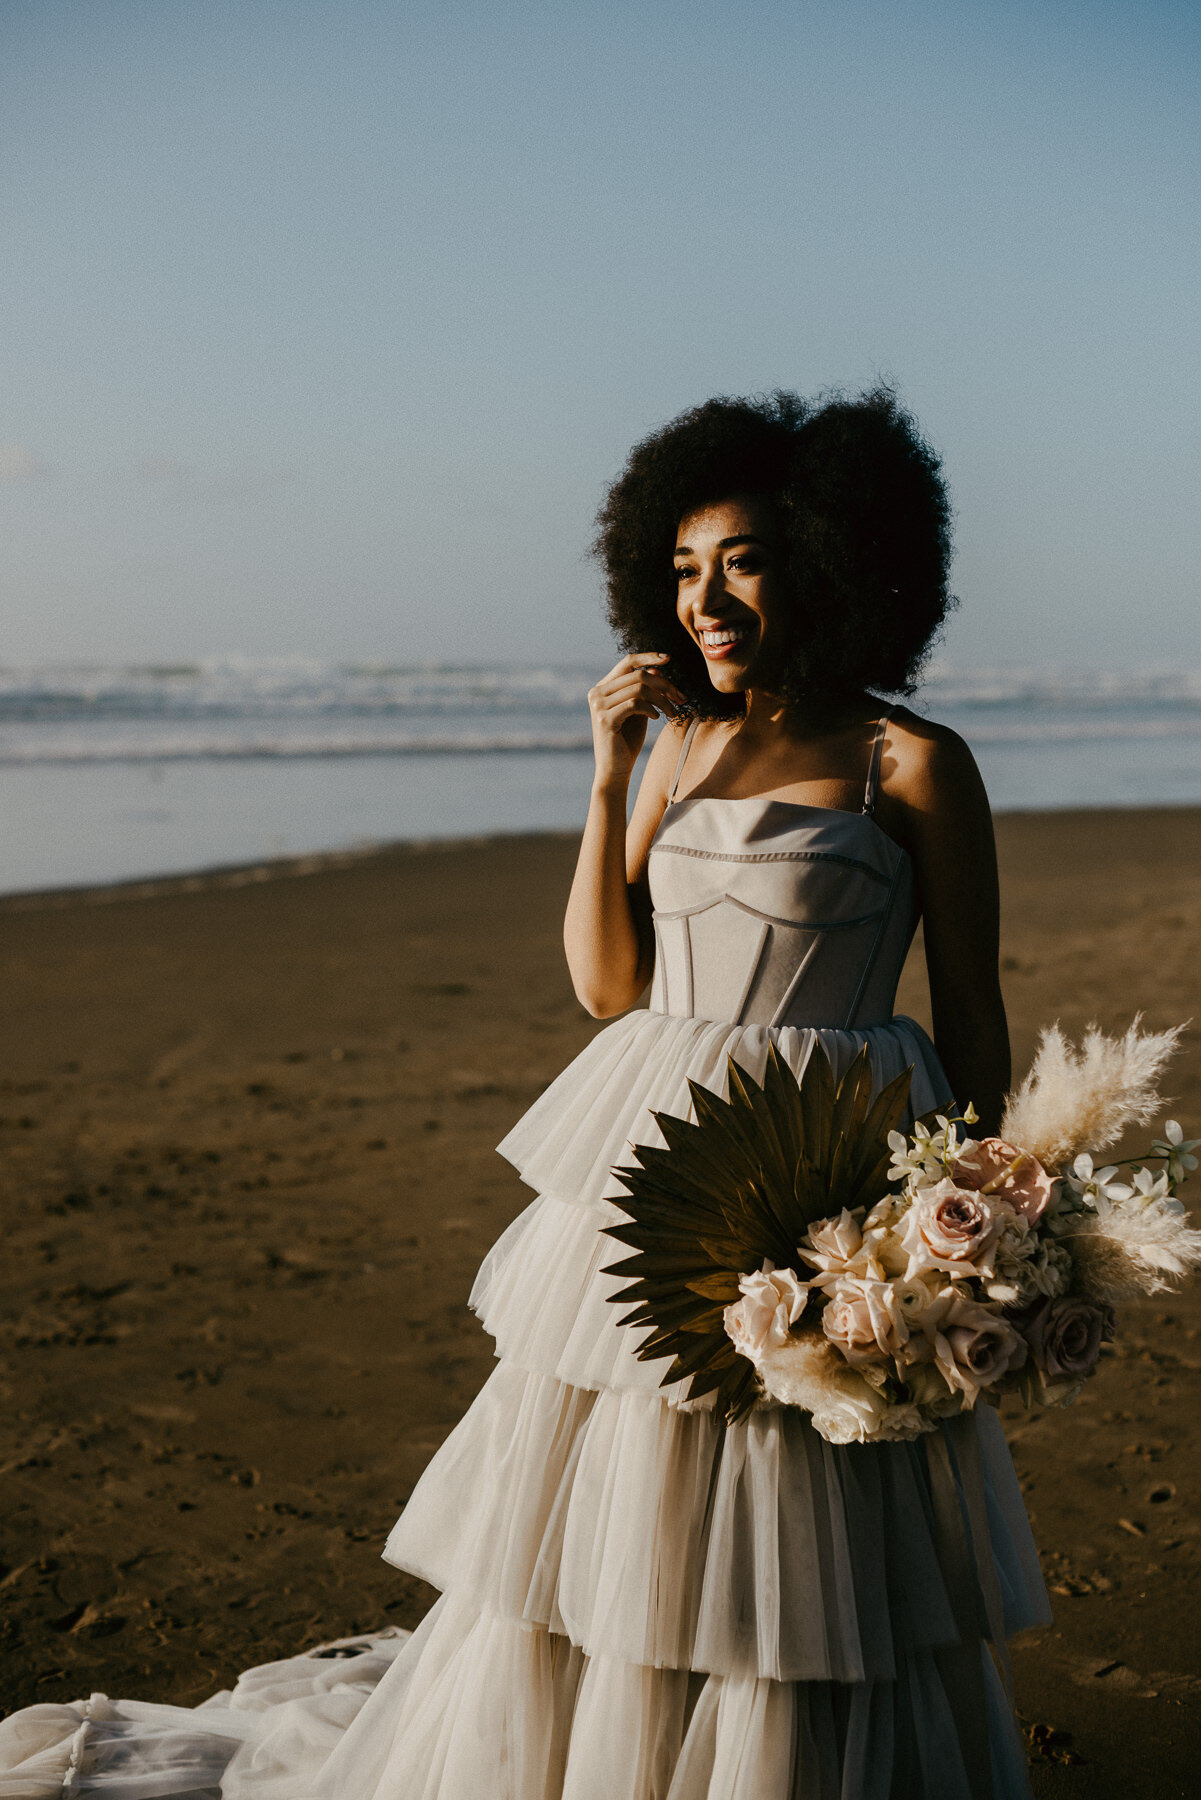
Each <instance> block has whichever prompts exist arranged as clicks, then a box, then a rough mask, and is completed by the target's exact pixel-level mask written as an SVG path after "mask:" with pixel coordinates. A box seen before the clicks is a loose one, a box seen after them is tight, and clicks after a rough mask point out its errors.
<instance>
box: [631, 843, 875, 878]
mask: <svg viewBox="0 0 1201 1800" xmlns="http://www.w3.org/2000/svg"><path fill="white" fill-rule="evenodd" d="M650 853H651V855H652V856H660V855H663V856H695V857H696V858H697V859H698V860H699V861H701V862H732V863H779V862H829V863H840V864H841V865H842V866H843V867H844V868H847V869H860V870H862V872H863V873H864V874H865V875H867V876H870V878H871V879H872V880H873V881H878V882H879V883H880V884H881V886H882V887H888V888H891V887H892V886H893V885H894V883H895V881H896V875H895V874H893V875H891V876H890V875H885V874H884V873H883V872H882V871H881V870H879V869H874V868H873V867H872V865H871V863H865V862H861V861H860V859H859V858H858V857H856V856H839V855H838V853H837V852H836V851H834V850H756V851H737V850H728V851H727V850H694V849H693V848H692V846H691V845H689V844H653V845H652V846H651V852H650ZM899 866H900V865H899V864H898V868H899Z"/></svg>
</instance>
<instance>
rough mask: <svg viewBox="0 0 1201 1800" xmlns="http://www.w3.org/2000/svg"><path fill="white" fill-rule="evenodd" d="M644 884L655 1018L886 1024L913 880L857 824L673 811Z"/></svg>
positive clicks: (814, 811) (766, 803)
mask: <svg viewBox="0 0 1201 1800" xmlns="http://www.w3.org/2000/svg"><path fill="white" fill-rule="evenodd" d="M649 882H650V893H651V900H652V903H653V906H654V924H655V976H654V985H653V987H652V990H651V1000H650V1004H651V1008H652V1010H654V1011H657V1012H663V1013H669V1014H675V1015H678V1016H680V1015H682V1016H688V1017H693V1018H699V1019H721V1020H729V1021H730V1022H732V1023H735V1024H761V1025H814V1026H837V1027H839V1028H841V1029H843V1030H849V1029H850V1028H852V1027H859V1028H864V1027H867V1026H871V1025H879V1024H883V1023H885V1022H886V1021H887V1020H888V1019H890V1018H891V1017H892V1007H893V999H894V997H895V995H896V988H897V982H898V980H899V978H900V974H901V968H902V965H903V964H904V961H905V954H906V952H907V950H908V948H909V943H910V940H911V938H912V936H913V930H914V925H915V923H916V913H915V905H914V882H913V870H912V865H911V863H910V860H909V857H908V856H907V855H906V853H905V851H904V850H902V849H901V847H900V846H899V845H898V844H896V843H894V842H893V840H892V839H891V838H890V837H888V836H887V834H886V833H885V832H884V831H882V830H881V829H880V827H879V826H878V825H877V824H876V822H875V820H874V819H872V818H871V817H869V816H868V814H867V813H866V812H864V813H852V812H840V811H836V810H834V809H832V808H828V807H819V806H798V805H794V804H792V803H791V802H785V801H780V800H771V799H765V798H764V797H762V796H755V797H753V798H749V799H734V800H731V799H717V798H700V799H687V800H681V801H675V802H672V803H671V804H669V806H668V808H667V811H666V812H665V813H664V815H663V819H662V822H661V823H660V826H659V829H658V831H657V833H656V835H655V839H654V842H653V844H652V846H651V852H650V863H649Z"/></svg>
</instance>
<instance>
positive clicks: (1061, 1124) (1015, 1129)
mask: <svg viewBox="0 0 1201 1800" xmlns="http://www.w3.org/2000/svg"><path fill="white" fill-rule="evenodd" d="M1178 1037H1179V1029H1177V1030H1173V1031H1167V1032H1162V1033H1157V1034H1156V1033H1146V1032H1142V1031H1140V1029H1139V1026H1138V1022H1137V1021H1136V1022H1135V1024H1134V1025H1133V1026H1132V1027H1131V1029H1130V1030H1129V1031H1128V1032H1127V1033H1126V1034H1125V1036H1124V1037H1121V1038H1108V1037H1105V1036H1104V1035H1103V1034H1102V1033H1101V1032H1100V1031H1098V1030H1096V1029H1095V1028H1092V1029H1090V1030H1089V1032H1088V1033H1087V1034H1086V1036H1085V1039H1084V1042H1083V1045H1082V1046H1081V1048H1080V1049H1078V1050H1077V1049H1075V1048H1073V1046H1071V1045H1070V1044H1068V1043H1067V1042H1066V1041H1065V1039H1064V1038H1063V1036H1062V1034H1061V1033H1060V1032H1059V1031H1058V1029H1052V1030H1050V1031H1047V1032H1045V1033H1044V1034H1043V1039H1042V1043H1041V1047H1040V1049H1039V1053H1038V1056H1037V1058H1036V1061H1035V1064H1034V1067H1033V1068H1032V1069H1031V1072H1030V1074H1029V1075H1028V1077H1027V1078H1026V1080H1025V1082H1024V1083H1023V1084H1022V1086H1021V1087H1020V1088H1019V1089H1018V1090H1017V1092H1016V1093H1015V1094H1014V1095H1013V1096H1012V1097H1011V1099H1010V1102H1009V1106H1008V1108H1007V1111H1006V1114H1005V1118H1004V1121H1003V1123H1002V1128H1001V1135H1000V1136H999V1137H988V1138H982V1139H975V1138H972V1137H970V1136H969V1135H968V1134H967V1128H968V1127H970V1126H971V1125H973V1124H975V1123H977V1118H976V1115H975V1113H974V1112H973V1110H972V1108H971V1107H970V1106H969V1107H967V1108H966V1110H965V1111H964V1113H963V1114H962V1115H961V1116H956V1117H954V1118H949V1117H944V1116H942V1115H938V1116H937V1118H936V1119H935V1120H933V1121H931V1122H929V1123H919V1124H918V1125H917V1126H916V1128H915V1129H914V1131H913V1133H912V1134H911V1135H909V1136H906V1135H904V1134H903V1133H901V1132H900V1131H899V1130H897V1129H896V1126H897V1124H898V1122H899V1120H900V1118H901V1117H902V1115H903V1113H904V1109H905V1104H906V1099H907V1095H908V1087H909V1073H908V1072H907V1073H906V1074H904V1075H902V1076H900V1077H898V1078H897V1080H896V1081H894V1082H892V1083H890V1084H889V1086H888V1087H886V1088H885V1089H884V1090H883V1092H882V1093H881V1094H879V1095H878V1096H877V1097H876V1098H875V1099H874V1100H873V1098H872V1081H871V1072H870V1068H869V1066H868V1062H867V1055H866V1051H865V1052H863V1053H861V1054H860V1056H859V1057H857V1058H856V1060H855V1062H854V1063H853V1064H852V1066H851V1068H850V1069H849V1070H848V1071H847V1073H846V1075H845V1076H844V1077H843V1079H842V1081H841V1082H839V1083H837V1084H835V1081H834V1078H833V1076H832V1074H831V1071H830V1067H829V1064H828V1063H827V1061H826V1059H825V1057H824V1056H823V1055H821V1053H820V1052H819V1051H816V1050H815V1052H814V1053H813V1054H812V1055H811V1056H810V1058H809V1061H808V1063H807V1064H806V1067H805V1070H804V1072H803V1074H802V1075H801V1077H800V1079H799V1080H798V1079H797V1077H796V1076H794V1075H793V1074H792V1072H791V1070H790V1069H789V1068H788V1067H787V1065H786V1064H785V1063H784V1062H783V1061H782V1060H781V1059H780V1058H779V1056H778V1055H777V1053H776V1051H775V1049H774V1047H773V1048H772V1049H771V1050H770V1051H769V1054H768V1063H767V1069H766V1074H765V1078H764V1083H763V1086H762V1087H759V1086H758V1085H757V1084H756V1083H755V1082H753V1081H751V1080H750V1079H749V1077H748V1076H747V1075H746V1074H745V1072H744V1071H743V1070H741V1069H740V1068H738V1066H737V1065H736V1064H735V1063H734V1062H733V1060H732V1059H731V1062H730V1067H729V1099H728V1100H723V1099H722V1098H721V1097H720V1096H718V1095H715V1094H712V1093H710V1092H708V1091H707V1090H706V1089H704V1088H702V1087H700V1086H698V1085H696V1084H691V1086H692V1097H693V1103H694V1106H695V1110H696V1120H695V1123H694V1122H691V1121H688V1120H682V1119H675V1118H673V1117H671V1116H670V1115H668V1114H656V1115H655V1116H656V1120H657V1123H658V1125H659V1127H660V1130H661V1131H662V1132H663V1135H664V1139H665V1143H666V1148H660V1147H654V1146H647V1145H640V1146H637V1147H636V1152H635V1154H636V1156H637V1159H638V1164H639V1166H638V1167H636V1168H622V1169H618V1170H615V1171H614V1172H615V1174H617V1175H618V1176H619V1178H620V1179H621V1181H622V1182H623V1183H624V1185H625V1186H626V1187H627V1189H628V1197H623V1199H622V1201H621V1202H620V1204H621V1206H622V1208H623V1210H624V1211H625V1212H626V1213H627V1214H628V1216H629V1222H628V1223H625V1224H620V1225H613V1226H609V1227H608V1228H607V1230H608V1232H609V1235H610V1236H612V1237H614V1238H616V1239H617V1240H618V1241H619V1242H622V1243H624V1244H626V1245H628V1246H630V1247H631V1248H633V1249H634V1251H635V1254H634V1255H633V1256H631V1257H628V1258H627V1259H625V1260H624V1261H623V1262H621V1263H618V1264H616V1265H614V1267H613V1268H612V1269H611V1270H610V1271H609V1272H610V1273H614V1274H621V1275H624V1276H627V1277H631V1278H632V1280H631V1282H630V1285H628V1286H627V1287H626V1288H625V1289H623V1290H622V1291H621V1292H619V1293H616V1294H614V1295H613V1296H611V1297H612V1298H613V1299H614V1300H615V1301H616V1302H618V1303H622V1304H624V1303H628V1302H629V1301H630V1300H636V1301H637V1303H638V1304H637V1305H636V1306H635V1308H634V1310H633V1311H632V1312H630V1313H628V1314H627V1315H626V1318H625V1319H624V1321H623V1322H624V1323H628V1324H640V1325H650V1326H651V1327H652V1330H651V1332H650V1334H649V1336H648V1337H647V1338H646V1340H645V1342H644V1343H643V1344H642V1345H641V1346H640V1348H639V1351H638V1354H639V1355H640V1356H641V1357H643V1358H654V1357H662V1356H663V1355H665V1354H666V1353H667V1352H670V1353H671V1354H672V1357H673V1361H672V1364H671V1367H670V1368H669V1370H668V1372H667V1374H666V1375H665V1376H664V1385H666V1384H668V1383H671V1382H676V1381H679V1380H681V1379H685V1378H686V1379H687V1380H688V1381H689V1384H690V1385H689V1390H688V1391H689V1397H690V1398H697V1397H699V1396H700V1395H702V1394H705V1393H713V1394H714V1396H715V1403H716V1405H717V1407H718V1409H719V1411H720V1412H721V1414H722V1415H723V1416H724V1417H725V1418H726V1419H727V1420H734V1419H737V1418H739V1417H741V1416H743V1415H744V1414H745V1413H746V1412H747V1411H748V1410H749V1409H750V1408H751V1407H752V1406H753V1405H754V1404H755V1403H756V1402H757V1401H758V1402H762V1401H764V1400H767V1401H774V1402H776V1403H780V1404H784V1405H790V1406H798V1407H800V1408H802V1409H803V1410H804V1411H806V1412H808V1413H810V1414H811V1416H812V1420H813V1424H814V1426H815V1427H816V1429H817V1430H818V1431H819V1432H820V1433H821V1435H822V1436H823V1437H824V1438H826V1439H828V1440H829V1441H830V1442H831V1443H838V1444H843V1443H850V1442H856V1441H857V1442H866V1441H883V1440H889V1439H892V1440H896V1439H907V1438H914V1437H917V1436H918V1435H920V1434H921V1433H923V1432H927V1431H931V1430H933V1429H934V1427H935V1426H937V1425H938V1424H940V1423H941V1422H942V1421H943V1420H946V1419H950V1418H952V1417H954V1416H955V1415H956V1414H959V1413H961V1412H963V1411H965V1410H967V1409H970V1408H971V1407H973V1406H974V1405H975V1404H976V1402H977V1400H978V1399H979V1398H980V1397H981V1396H983V1397H984V1398H985V1399H986V1400H990V1401H996V1400H998V1399H999V1398H1000V1397H1001V1396H1002V1395H1003V1394H1006V1393H1016V1394H1018V1395H1020V1396H1021V1398H1022V1399H1023V1400H1024V1401H1025V1403H1026V1404H1028V1405H1031V1406H1033V1405H1055V1404H1062V1403H1064V1402H1065V1401H1067V1400H1069V1399H1071V1398H1073V1397H1074V1396H1075V1395H1076V1394H1077V1393H1078V1392H1079V1389H1080V1386H1081V1384H1082V1383H1083V1382H1084V1381H1085V1380H1086V1379H1087V1378H1088V1377H1089V1376H1090V1375H1091V1374H1092V1373H1093V1372H1094V1370H1095V1368H1096V1366H1097V1360H1098V1356H1099V1353H1100V1349H1101V1346H1102V1344H1104V1343H1106V1342H1108V1341H1109V1340H1111V1339H1112V1337H1113V1332H1114V1312H1113V1307H1114V1303H1115V1302H1116V1301H1118V1300H1121V1299H1124V1298H1126V1297H1128V1296H1131V1295H1135V1294H1150V1293H1155V1292H1158V1291H1160V1290H1161V1289H1163V1288H1165V1287H1167V1286H1169V1285H1170V1284H1171V1283H1172V1282H1174V1281H1176V1280H1178V1279H1180V1278H1182V1277H1183V1276H1184V1275H1185V1274H1186V1273H1188V1272H1189V1271H1190V1270H1191V1269H1195V1268H1197V1267H1201V1231H1197V1230H1194V1229H1193V1228H1192V1227H1191V1226H1190V1224H1189V1223H1188V1220H1187V1216H1186V1214H1185V1212H1184V1208H1183V1206H1182V1205H1181V1203H1180V1201H1179V1200H1178V1199H1177V1198H1176V1191H1177V1188H1178V1187H1179V1185H1180V1184H1181V1182H1182V1181H1183V1180H1184V1178H1185V1175H1186V1174H1187V1173H1188V1171H1190V1170H1192V1169H1195V1168H1196V1167H1197V1158H1196V1157H1195V1156H1194V1154H1193V1152H1194V1150H1195V1149H1196V1148H1197V1147H1198V1143H1201V1140H1186V1139H1185V1138H1184V1136H1183V1133H1182V1132H1181V1129H1180V1127H1179V1125H1178V1124H1176V1122H1175V1121H1174V1120H1169V1121H1168V1122H1167V1124H1166V1126H1165V1127H1164V1135H1163V1137H1162V1138H1159V1139H1156V1140H1155V1141H1154V1142H1153V1143H1152V1145H1151V1147H1150V1149H1149V1150H1148V1151H1147V1152H1146V1153H1145V1155H1144V1157H1143V1158H1142V1159H1141V1160H1140V1161H1137V1162H1135V1161H1134V1160H1133V1159H1132V1161H1131V1163H1130V1164H1129V1165H1127V1174H1126V1175H1123V1174H1122V1173H1121V1169H1120V1167H1119V1165H1117V1164H1113V1165H1111V1166H1108V1167H1102V1168H1097V1167H1095V1166H1094V1165H1095V1159H1096V1158H1097V1157H1098V1156H1099V1155H1100V1154H1101V1153H1102V1152H1103V1151H1104V1150H1105V1149H1106V1148H1108V1147H1109V1146H1110V1145H1112V1144H1114V1143H1115V1142H1116V1141H1117V1139H1118V1138H1119V1137H1120V1136H1121V1135H1122V1133H1123V1132H1124V1131H1125V1130H1126V1129H1127V1128H1128V1127H1129V1126H1130V1125H1132V1124H1134V1123H1145V1122H1146V1121H1147V1120H1148V1119H1149V1118H1150V1117H1151V1115H1152V1113H1153V1112H1154V1111H1155V1109H1156V1107H1157V1105H1158V1093H1157V1088H1156V1081H1157V1077H1158V1075H1159V1072H1160V1070H1161V1068H1162V1066H1163V1064H1164V1063H1165V1061H1166V1060H1167V1057H1168V1056H1169V1055H1170V1054H1171V1052H1172V1050H1173V1048H1174V1047H1175V1044H1176V1041H1177V1039H1178Z"/></svg>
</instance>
